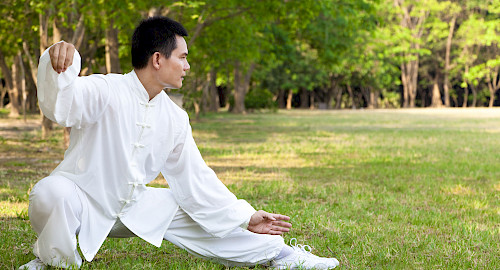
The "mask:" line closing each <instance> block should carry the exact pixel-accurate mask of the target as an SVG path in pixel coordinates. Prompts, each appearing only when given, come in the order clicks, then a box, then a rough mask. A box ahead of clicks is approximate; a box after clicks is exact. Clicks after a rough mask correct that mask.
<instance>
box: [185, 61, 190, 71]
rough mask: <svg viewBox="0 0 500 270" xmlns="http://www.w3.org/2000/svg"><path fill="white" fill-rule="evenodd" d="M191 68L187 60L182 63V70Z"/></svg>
mask: <svg viewBox="0 0 500 270" xmlns="http://www.w3.org/2000/svg"><path fill="white" fill-rule="evenodd" d="M190 69H191V66H189V63H188V61H187V60H186V63H184V71H188V70H190Z"/></svg>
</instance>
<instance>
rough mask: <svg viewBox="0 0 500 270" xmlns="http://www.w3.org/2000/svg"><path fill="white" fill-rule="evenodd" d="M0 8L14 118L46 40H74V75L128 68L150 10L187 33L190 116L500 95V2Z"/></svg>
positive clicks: (485, 102)
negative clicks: (137, 31) (133, 41)
mask: <svg viewBox="0 0 500 270" xmlns="http://www.w3.org/2000/svg"><path fill="white" fill-rule="evenodd" d="M0 14H1V16H0V77H1V78H2V84H1V87H0V107H3V106H8V107H9V113H10V115H11V116H18V115H20V114H22V113H24V114H26V113H37V112H39V109H38V106H37V99H36V74H37V68H36V67H37V62H38V59H39V56H40V54H41V53H42V52H43V51H44V50H45V49H46V48H47V47H48V46H50V45H51V44H52V43H54V42H57V41H59V40H62V39H63V40H66V41H69V42H72V43H74V44H75V46H76V47H77V49H78V50H79V51H80V53H81V55H82V71H81V75H88V74H92V73H110V72H113V73H120V72H128V71H130V70H131V69H132V67H131V64H130V62H131V61H130V58H131V56H130V37H131V34H132V32H133V29H134V28H135V26H136V25H137V23H138V22H139V21H140V20H141V19H142V18H146V17H148V16H154V15H165V16H169V17H171V18H173V19H175V20H178V21H180V22H181V23H182V24H184V25H185V27H186V28H187V29H188V32H189V33H190V36H189V37H188V38H187V41H188V46H189V50H190V54H189V60H190V62H191V71H190V72H189V76H188V78H187V80H186V83H185V86H184V87H183V89H182V90H180V93H182V95H183V96H184V108H185V109H186V110H188V111H189V112H191V113H194V114H195V115H196V116H197V115H198V114H199V113H200V112H207V111H218V110H220V108H221V107H225V108H226V109H228V110H230V111H232V112H235V113H243V112H245V111H247V110H252V109H259V108H276V107H277V108H287V109H291V108H294V107H300V108H319V109H330V108H335V109H341V108H353V109H354V108H400V107H405V108H406V107H430V106H432V107H476V106H489V107H493V106H498V105H499V104H500V102H499V101H498V89H500V83H499V74H498V73H499V68H500V55H499V51H500V50H499V48H500V47H499V46H500V35H499V33H500V0H453V1H440V0H301V1H298V0H280V1H277V0H275V1H243V0H207V1H158V0H152V1H151V0H148V1H143V0H137V1H121V0H107V1H103V0H85V1H84V0H72V1H60V0H49V1H40V0H29V1H28V0H5V1H2V3H0ZM174 92H175V91H174ZM51 125H52V124H51V122H50V121H49V120H47V119H45V118H44V120H43V125H42V129H43V134H46V133H47V132H48V131H50V129H51Z"/></svg>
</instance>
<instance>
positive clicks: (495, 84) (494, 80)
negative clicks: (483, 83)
mask: <svg viewBox="0 0 500 270" xmlns="http://www.w3.org/2000/svg"><path fill="white" fill-rule="evenodd" d="M498 71H499V67H498V66H497V67H495V68H494V70H493V71H491V73H493V74H491V73H487V75H486V80H487V81H488V89H489V91H490V104H489V107H490V108H491V107H493V104H494V103H495V95H496V94H497V91H498V89H499V88H500V82H499V81H498ZM492 75H493V76H492Z"/></svg>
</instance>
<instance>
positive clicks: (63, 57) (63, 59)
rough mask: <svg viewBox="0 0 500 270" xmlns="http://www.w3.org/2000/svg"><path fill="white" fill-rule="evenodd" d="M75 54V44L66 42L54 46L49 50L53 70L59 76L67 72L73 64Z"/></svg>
mask: <svg viewBox="0 0 500 270" xmlns="http://www.w3.org/2000/svg"><path fill="white" fill-rule="evenodd" d="M74 54H75V46H74V45H73V44H71V43H67V42H64V41H62V42H59V43H56V44H54V45H53V46H52V47H50V49H49V55H50V62H51V63H52V68H54V70H55V71H56V72H57V73H59V74H60V73H61V72H64V71H66V69H67V68H68V67H69V66H71V64H73V55H74Z"/></svg>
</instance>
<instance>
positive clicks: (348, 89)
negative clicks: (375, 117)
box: [347, 83, 356, 110]
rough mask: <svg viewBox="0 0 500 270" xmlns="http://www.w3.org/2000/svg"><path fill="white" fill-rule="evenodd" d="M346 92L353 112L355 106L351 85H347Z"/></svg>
mask: <svg viewBox="0 0 500 270" xmlns="http://www.w3.org/2000/svg"><path fill="white" fill-rule="evenodd" d="M347 92H348V93H349V97H350V98H351V108H352V109H353V110H355V109H356V105H355V103H354V93H353V92H352V88H351V84H350V83H348V84H347Z"/></svg>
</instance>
